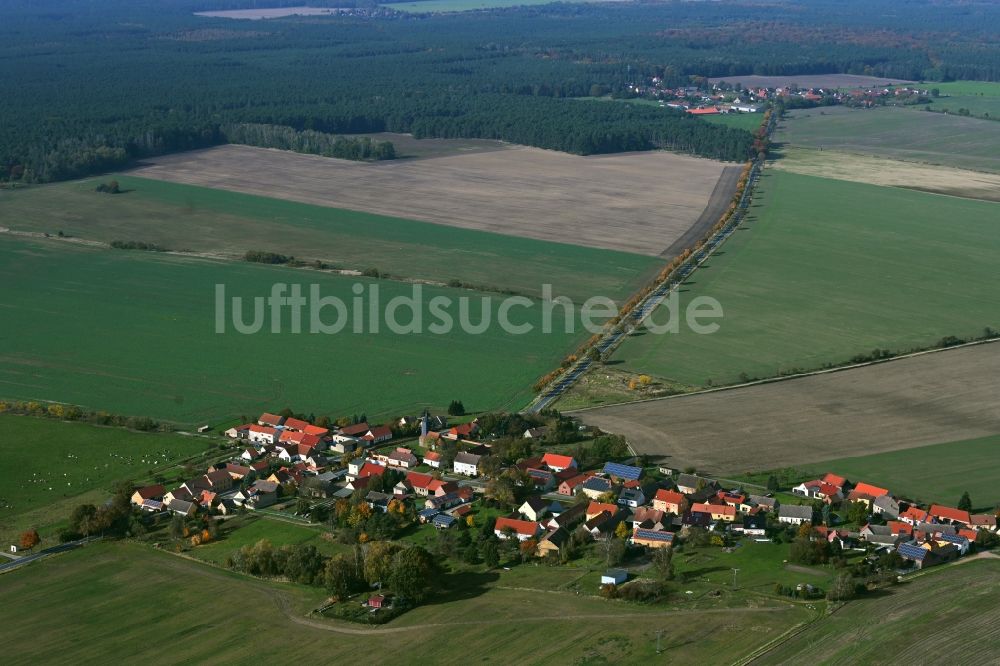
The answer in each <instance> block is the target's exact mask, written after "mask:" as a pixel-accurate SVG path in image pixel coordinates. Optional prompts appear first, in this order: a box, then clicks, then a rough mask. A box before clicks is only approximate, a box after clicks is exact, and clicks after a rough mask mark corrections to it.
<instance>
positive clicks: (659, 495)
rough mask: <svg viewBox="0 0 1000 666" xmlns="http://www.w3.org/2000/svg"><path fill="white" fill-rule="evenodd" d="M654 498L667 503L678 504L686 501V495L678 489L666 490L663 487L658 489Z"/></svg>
mask: <svg viewBox="0 0 1000 666" xmlns="http://www.w3.org/2000/svg"><path fill="white" fill-rule="evenodd" d="M653 499H654V500H657V501H660V502H665V503H667V504H676V505H677V506H680V505H681V504H683V503H684V495H681V494H680V493H679V492H677V491H676V490H664V489H662V488H661V489H660V490H657V491H656V495H655V496H654V497H653Z"/></svg>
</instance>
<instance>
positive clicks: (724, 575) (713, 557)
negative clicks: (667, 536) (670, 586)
mask: <svg viewBox="0 0 1000 666" xmlns="http://www.w3.org/2000/svg"><path fill="white" fill-rule="evenodd" d="M788 552H789V545H788V544H787V543H786V544H774V543H757V542H755V541H753V540H752V539H743V540H742V541H740V542H739V545H738V546H737V547H735V548H733V549H732V550H731V552H726V550H725V549H723V548H721V547H718V546H711V547H705V548H694V547H688V546H685V547H684V548H683V549H682V550H680V551H678V552H677V553H676V554H675V555H674V559H673V562H674V569H675V571H676V572H677V573H678V574H681V575H683V576H685V577H686V580H685V582H683V583H681V584H680V587H682V588H683V589H685V590H693V591H694V592H695V593H703V592H705V591H709V590H720V589H721V590H729V589H731V588H732V585H733V569H739V571H738V572H737V574H736V587H737V589H739V590H745V591H750V592H755V593H759V594H766V595H773V594H774V585H775V583H780V584H782V585H787V586H789V587H795V586H796V585H798V584H799V583H809V584H811V585H815V586H816V587H820V588H822V589H826V588H827V586H828V584H829V582H830V580H831V579H832V578H833V569H832V568H830V567H824V566H817V567H813V568H812V569H814V570H815V574H806V573H803V572H802V571H793V570H790V569H788V568H786V562H787V560H788Z"/></svg>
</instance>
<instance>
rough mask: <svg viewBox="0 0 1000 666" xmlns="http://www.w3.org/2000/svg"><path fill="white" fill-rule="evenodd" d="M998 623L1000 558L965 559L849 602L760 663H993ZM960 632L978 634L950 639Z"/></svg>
mask: <svg viewBox="0 0 1000 666" xmlns="http://www.w3.org/2000/svg"><path fill="white" fill-rule="evenodd" d="M998 627H1000V562H998V561H997V560H995V559H993V560H987V561H981V562H967V563H963V564H959V565H953V566H948V567H946V568H944V569H940V568H939V569H930V570H928V571H927V572H926V573H925V574H923V575H921V576H918V577H917V578H916V579H915V580H913V581H912V582H908V583H904V584H902V585H900V586H898V587H896V588H893V589H892V590H891V591H889V592H888V593H885V594H882V595H880V596H878V597H874V598H867V599H859V600H856V601H851V602H849V603H848V604H847V606H845V607H844V608H841V609H840V610H838V611H837V612H836V613H834V614H833V615H830V616H827V617H824V618H822V619H820V620H818V621H816V622H814V623H812V624H811V625H809V626H808V627H807V628H806V629H805V631H802V632H801V633H798V634H796V635H795V636H793V637H791V638H790V639H789V640H788V641H787V642H786V643H783V644H782V645H780V646H779V647H778V648H777V649H776V650H774V651H772V652H769V653H767V654H766V655H764V657H762V658H761V663H766V664H802V663H810V664H844V663H850V664H887V663H893V664H907V663H917V664H943V663H956V664H995V663H997V662H998V661H1000V647H998V645H1000V644H998V643H997V641H996V636H997V632H998ZM957 635H962V636H975V640H957V641H953V640H948V638H947V637H949V636H957ZM820 646H822V647H820Z"/></svg>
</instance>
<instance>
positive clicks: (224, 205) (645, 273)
mask: <svg viewBox="0 0 1000 666" xmlns="http://www.w3.org/2000/svg"><path fill="white" fill-rule="evenodd" d="M109 178H111V177H110V176H108V177H103V178H100V179H87V180H82V181H77V182H68V183H58V184H54V185H45V186H39V187H29V188H18V189H15V190H9V189H8V190H0V210H2V211H3V215H2V216H0V225H3V226H8V227H11V228H14V229H18V230H26V231H34V232H42V233H48V234H51V235H53V236H55V235H57V234H58V233H59V232H60V231H61V232H63V233H64V234H67V235H70V236H73V237H75V238H82V239H87V240H97V241H102V242H105V243H109V242H111V241H114V240H125V241H130V240H135V241H142V242H147V243H156V244H157V245H160V246H162V247H166V248H169V249H172V250H194V251H198V252H209V253H213V254H222V255H227V256H231V257H242V256H243V254H244V253H246V251H247V250H266V251H270V252H278V253H281V254H285V255H290V256H295V257H297V258H300V259H303V260H307V261H312V260H315V259H320V260H323V261H326V262H328V263H332V264H334V265H336V266H338V267H340V268H347V269H354V270H361V271H363V270H366V269H369V268H377V269H378V270H380V271H382V272H383V273H388V274H390V275H392V276H398V277H403V278H413V279H420V280H430V281H436V282H440V283H447V282H449V281H451V280H459V281H461V282H462V283H464V284H471V285H476V286H480V287H484V288H487V289H491V290H493V289H510V290H514V291H516V292H519V293H524V294H528V295H532V296H538V295H540V293H541V289H542V285H543V284H546V283H547V284H551V285H552V288H553V294H554V295H556V296H558V295H565V296H568V297H570V298H571V299H573V300H574V301H575V302H578V303H582V302H583V301H584V300H586V299H587V298H590V297H591V296H593V295H594V294H602V295H606V296H609V297H611V298H614V299H619V300H623V299H625V298H627V297H628V296H629V295H631V293H632V292H633V291H634V290H635V289H636V287H637V286H638V285H639V284H640V283H642V282H643V281H644V280H645V279H647V278H648V277H650V275H651V274H652V273H653V272H655V270H656V269H657V267H658V266H659V265H660V264H661V262H660V260H658V259H657V258H656V257H647V256H643V255H637V254H631V253H627V252H616V251H608V250H598V249H593V248H586V247H580V246H576V245H569V244H564V243H552V242H547V241H538V240H533V239H530V238H519V237H515V236H507V235H501V234H494V233H489V232H484V231H476V230H470V229H460V228H457V227H449V226H446V225H440V224H432V223H429V222H418V221H415V220H405V219H400V218H395V217H386V216H383V215H374V214H370V213H364V212H358V211H352V210H344V209H339V208H328V207H323V206H313V205H309V204H303V203H297V202H294V201H283V200H280V199H271V198H268V197H260V196H254V195H250V194H242V193H239V192H229V191H226V190H216V189H211V188H205V187H195V186H192V185H182V184H177V183H168V182H164V181H157V180H149V179H145V178H135V177H131V176H116V178H117V180H118V181H119V183H120V184H121V187H122V188H123V189H125V190H127V192H125V193H124V194H119V195H114V196H109V195H105V194H98V193H96V192H94V188H95V187H96V185H97V183H99V182H106V181H107V180H108V179H109Z"/></svg>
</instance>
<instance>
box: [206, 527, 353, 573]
mask: <svg viewBox="0 0 1000 666" xmlns="http://www.w3.org/2000/svg"><path fill="white" fill-rule="evenodd" d="M325 533H329V531H328V530H324V529H323V528H322V527H320V526H315V527H311V526H308V525H295V524H292V523H286V522H283V521H281V520H274V519H271V518H262V517H254V516H247V517H243V516H240V517H237V518H231V519H229V520H227V521H225V522H223V523H222V527H221V529H220V530H219V538H218V540H217V541H213V542H211V543H208V544H205V545H204V546H198V547H196V548H193V549H192V550H191V551H190V554H191V555H192V556H193V557H196V558H198V559H199V560H204V561H206V562H212V563H213V564H222V563H223V562H225V561H226V557H227V556H229V555H230V554H232V553H233V552H235V551H237V550H239V549H240V548H242V547H243V546H252V545H253V544H255V543H257V542H258V541H260V540H261V539H267V540H269V541H270V542H271V543H272V544H273V545H274V546H276V547H278V546H284V545H296V546H304V545H310V546H315V547H316V550H318V551H319V552H321V553H322V554H324V555H336V554H337V553H342V552H346V551H347V550H349V549H350V548H349V547H348V546H344V545H342V544H338V543H336V542H335V541H331V540H330V539H326V538H324V536H323V535H324V534H325Z"/></svg>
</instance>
